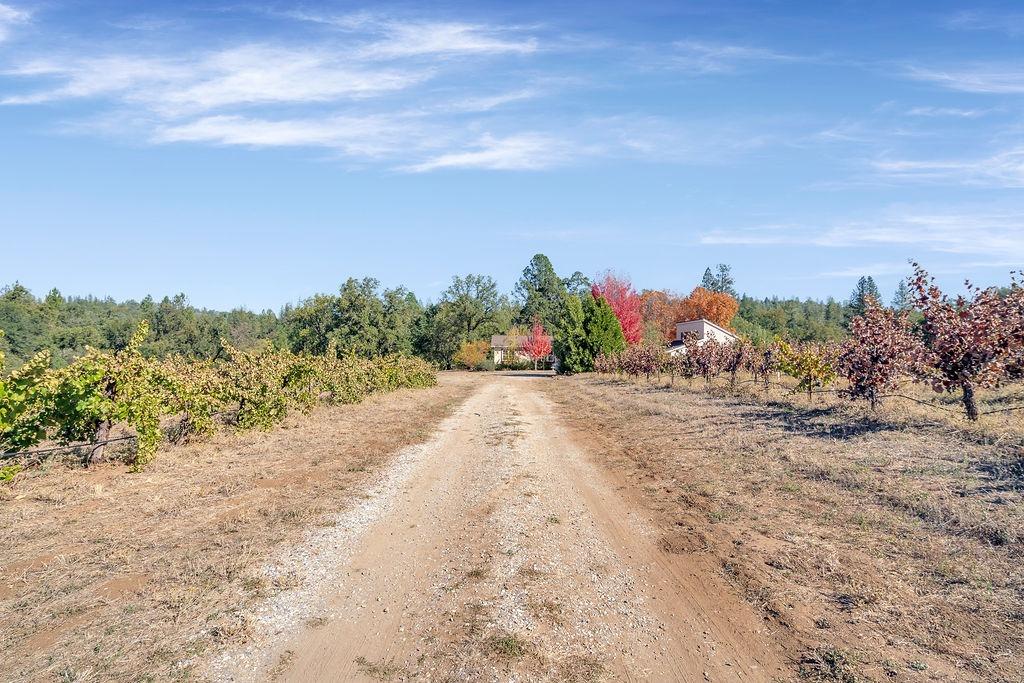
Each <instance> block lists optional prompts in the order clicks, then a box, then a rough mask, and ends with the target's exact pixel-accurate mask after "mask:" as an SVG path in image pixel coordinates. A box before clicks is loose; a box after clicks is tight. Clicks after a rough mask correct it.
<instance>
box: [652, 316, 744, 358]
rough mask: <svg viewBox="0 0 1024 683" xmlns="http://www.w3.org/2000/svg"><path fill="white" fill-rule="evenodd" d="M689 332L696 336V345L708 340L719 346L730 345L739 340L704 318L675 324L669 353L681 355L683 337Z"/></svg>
mask: <svg viewBox="0 0 1024 683" xmlns="http://www.w3.org/2000/svg"><path fill="white" fill-rule="evenodd" d="M691 332H692V333H694V334H696V335H697V344H698V345H700V344H703V343H704V342H706V341H707V340H709V339H714V340H715V341H716V342H718V343H719V344H732V343H733V342H735V341H738V340H739V337H737V336H736V335H735V334H733V333H732V332H730V331H729V330H727V329H725V328H724V327H721V326H720V325H716V324H715V323H713V322H711V321H710V320H705V319H704V318H701V319H699V320H684V321H683V322H681V323H676V338H675V341H673V342H672V343H671V344H670V345H669V352H670V353H681V352H682V350H683V337H684V336H685V335H687V334H689V333H691Z"/></svg>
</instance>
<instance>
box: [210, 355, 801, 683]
mask: <svg viewBox="0 0 1024 683" xmlns="http://www.w3.org/2000/svg"><path fill="white" fill-rule="evenodd" d="M545 381H553V380H550V379H548V378H537V377H530V376H526V375H511V376H503V375H491V376H490V377H489V378H487V379H484V380H482V381H481V384H480V387H479V388H478V389H477V390H476V391H475V392H474V393H473V394H472V395H471V396H470V397H469V399H468V400H466V401H465V403H463V404H462V405H461V406H460V407H459V408H458V410H456V412H455V413H454V414H453V415H452V416H451V417H449V418H448V419H446V420H445V422H444V423H443V424H442V425H441V427H440V428H439V429H438V430H437V431H436V433H435V434H434V435H433V436H432V437H431V439H430V440H429V441H427V442H426V443H424V444H421V445H419V446H416V447H413V448H410V449H406V450H405V451H403V452H402V453H401V454H400V455H399V456H398V457H397V458H396V460H395V461H394V463H393V464H391V465H390V466H389V468H388V469H387V470H386V471H385V472H384V473H383V474H382V475H381V476H380V477H379V478H378V480H377V481H376V483H375V484H374V485H373V487H372V488H371V489H370V490H368V491H367V492H366V495H365V497H363V498H362V499H361V500H360V502H359V503H358V504H356V505H355V506H354V507H352V508H351V509H349V510H346V511H345V512H343V513H341V514H340V515H338V516H337V518H336V519H335V520H333V522H334V524H333V525H331V526H328V527H325V528H322V529H320V530H318V531H316V532H314V533H312V534H311V535H310V536H308V537H307V539H306V540H305V541H304V543H303V544H301V545H300V546H296V547H293V548H290V549H289V551H288V552H287V553H286V554H283V555H282V556H281V557H280V558H279V559H278V562H277V563H276V564H275V565H274V566H273V567H270V568H268V572H270V573H271V574H272V575H273V577H274V578H275V580H276V581H278V582H284V583H289V582H290V583H292V584H294V585H295V586H296V587H295V588H293V589H291V590H286V591H283V592H281V593H279V594H278V595H277V596H276V597H274V598H272V599H270V601H268V602H267V603H266V604H265V605H264V606H263V607H262V609H261V611H260V612H259V614H258V615H257V617H256V624H255V632H256V636H255V638H254V639H253V640H252V641H251V642H250V643H249V644H248V645H247V646H245V647H244V648H242V649H236V650H234V651H230V652H228V653H226V654H224V655H223V656H221V657H219V658H218V659H216V660H215V661H213V662H211V663H210V665H209V668H208V671H207V674H208V675H209V676H210V677H211V678H213V679H215V680H232V681H249V680H265V679H267V678H269V677H275V678H277V679H278V680H288V681H328V680H330V681H343V680H356V681H358V680H459V681H461V680H479V681H514V680H531V681H532V680H567V681H591V680H595V681H596V680H651V681H706V680H709V681H735V680H748V681H770V680H776V679H785V678H788V671H789V667H788V666H787V665H786V664H785V663H784V661H783V658H782V655H781V654H780V653H779V652H778V651H777V650H776V649H775V648H774V647H773V639H772V635H771V634H770V633H769V632H768V626H767V625H766V623H765V622H764V621H763V619H761V617H759V616H758V615H757V614H756V613H755V612H754V611H753V609H752V608H751V607H750V606H749V605H748V604H747V603H746V602H745V601H743V600H742V599H741V598H740V597H739V596H737V595H736V594H735V592H734V590H733V589H731V588H730V587H729V585H728V584H727V583H726V582H725V580H724V579H723V578H722V577H721V576H720V575H718V574H716V573H715V572H713V571H708V567H707V566H706V565H700V564H697V563H696V561H695V560H694V559H692V557H691V556H689V555H687V554H685V553H672V552H667V551H666V548H665V544H664V539H663V538H662V537H661V536H660V535H659V533H658V532H657V531H656V530H655V527H654V525H653V524H650V523H649V520H648V519H647V518H646V517H645V514H644V513H643V511H642V509H641V508H639V507H635V506H633V505H632V504H631V502H630V497H629V495H627V492H626V491H624V490H622V486H621V484H620V483H618V482H615V481H614V480H612V479H611V478H609V476H610V475H608V474H606V473H604V472H602V471H600V470H599V469H598V468H597V466H596V465H594V464H593V463H592V461H591V460H590V459H589V458H588V455H587V453H586V452H584V451H583V450H581V449H580V448H578V447H577V446H576V444H575V443H574V442H573V440H572V438H571V437H570V435H569V432H568V431H567V430H566V429H565V428H564V427H563V426H562V423H561V420H560V418H559V415H558V414H557V413H556V409H555V408H554V406H553V404H552V403H551V402H550V401H549V400H548V399H547V398H546V397H545V396H544V395H543V394H542V393H541V392H540V391H539V386H540V385H539V383H540V382H545Z"/></svg>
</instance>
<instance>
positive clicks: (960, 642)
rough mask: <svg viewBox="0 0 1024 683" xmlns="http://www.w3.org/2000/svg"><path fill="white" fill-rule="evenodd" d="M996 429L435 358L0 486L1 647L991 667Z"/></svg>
mask: <svg viewBox="0 0 1024 683" xmlns="http://www.w3.org/2000/svg"><path fill="white" fill-rule="evenodd" d="M1022 438H1024V430H1022V431H1021V432H1016V431H1014V430H1013V425H1012V424H1011V423H1009V422H1007V423H1005V424H1003V423H1000V427H999V430H998V432H996V433H993V434H986V433H985V432H984V430H980V431H979V430H978V429H974V430H972V431H964V430H961V429H956V428H954V427H951V426H950V425H949V424H946V423H928V422H924V421H919V420H916V418H912V417H908V416H907V415H902V416H898V415H888V416H886V415H868V414H865V413H864V412H858V411H856V410H852V409H847V408H845V407H842V406H839V405H829V406H821V405H819V406H800V405H798V404H795V403H792V402H785V401H775V402H766V401H758V400H755V399H754V398H753V397H751V396H746V397H737V396H727V395H724V394H721V393H718V394H715V393H708V392H704V391H696V390H687V389H681V390H675V391H669V390H667V389H665V388H662V387H657V386H651V385H639V384H629V383H624V382H614V381H607V380H602V379H600V378H595V377H577V378H557V379H551V378H549V377H538V376H537V375H536V374H535V373H521V374H515V373H512V374H497V373H488V374H479V375H470V374H466V373H444V375H443V377H442V383H441V386H439V387H437V388H435V389H430V390H424V391H418V392H399V393H397V394H394V395H390V396H380V397H375V398H373V399H371V400H369V401H368V402H367V403H365V404H362V405H358V406H346V407H341V408H336V409H329V410H326V409H325V410H320V411H317V412H315V413H314V414H312V415H310V416H308V417H296V418H294V419H291V420H289V421H288V423H287V424H286V425H285V428H283V429H281V430H278V431H275V432H273V433H271V434H259V435H251V434H247V435H222V436H221V437H218V438H217V439H216V440H215V441H214V442H212V443H209V444H205V445H201V446H195V447H185V448H178V449H173V450H171V451H168V452H166V453H163V454H161V456H160V457H159V458H158V459H157V460H156V461H155V462H154V463H153V465H152V466H151V467H150V469H148V470H147V471H146V472H144V473H142V474H138V475H134V474H130V473H128V472H127V471H125V470H124V469H123V468H119V467H113V466H109V467H103V468H99V469H96V470H93V471H88V472H83V471H81V470H70V469H63V468H53V469H51V470H50V471H47V472H33V473H29V474H27V475H26V474H23V475H19V477H18V479H16V481H15V482H14V484H13V485H7V486H5V487H3V488H0V496H2V497H3V507H2V511H0V515H2V516H0V525H2V526H0V528H2V529H3V532H2V533H3V537H2V539H0V541H2V544H0V570H2V571H3V574H2V580H0V647H3V651H2V653H0V674H2V676H0V678H3V680H13V681H27V680H52V679H54V678H56V679H58V680H124V681H128V680H132V681H135V680H175V679H188V680H195V679H209V680H231V681H248V680H287V681H314V680H315V681H320V680H338V681H341V680H355V681H359V680H366V681H370V680H379V681H387V680H394V681H399V680H437V681H464V680H466V681H498V680H502V681H534V680H552V681H579V682H582V681H605V680H608V681H613V680H638V681H639V680H644V681H647V680H651V681H734V680H748V681H782V680H794V679H797V678H803V679H807V680H821V681H844V682H852V681H860V680H874V681H882V680H900V681H903V680H907V681H925V680H946V681H949V680H977V681H1011V680H1019V666H1018V663H1017V656H1018V654H1017V653H1019V652H1020V650H1021V647H1022V645H1024V636H1022V633H1024V628H1022V627H1024V597H1022V596H1024V589H1022V585H1024V581H1022V570H1021V562H1020V560H1021V548H1022V540H1024V524H1022V519H1024V506H1022V505H1021V503H1022V502H1024V501H1021V497H1022V496H1024V485H1022V484H1021V478H1022V477H1024V470H1021V467H1022V466H1024V465H1021V463H1024V453H1022V452H1021V451H1019V448H1020V444H1021V443H1022Z"/></svg>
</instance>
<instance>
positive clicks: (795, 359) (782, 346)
mask: <svg viewBox="0 0 1024 683" xmlns="http://www.w3.org/2000/svg"><path fill="white" fill-rule="evenodd" d="M778 346H779V369H780V370H782V371H783V372H784V373H786V374H787V375H789V376H790V377H792V378H794V379H795V380H797V385H796V389H794V391H806V392H807V400H808V401H810V400H812V399H813V398H814V390H815V389H824V388H825V387H827V386H828V385H830V384H832V382H834V381H835V380H836V377H837V376H838V375H837V373H836V356H837V352H836V349H835V347H834V346H833V345H832V344H827V343H826V344H812V343H806V342H805V343H802V344H799V345H796V346H793V345H790V344H789V343H787V342H784V341H780V342H778Z"/></svg>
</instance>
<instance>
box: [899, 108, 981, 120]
mask: <svg viewBox="0 0 1024 683" xmlns="http://www.w3.org/2000/svg"><path fill="white" fill-rule="evenodd" d="M993 111H995V110H993V109H962V108H959V107H913V108H911V109H908V110H907V111H906V114H907V116H925V117H930V118H935V117H949V118H956V119H977V118H980V117H982V116H987V115H988V114H991V113H992V112H993Z"/></svg>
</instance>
